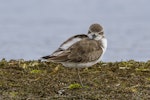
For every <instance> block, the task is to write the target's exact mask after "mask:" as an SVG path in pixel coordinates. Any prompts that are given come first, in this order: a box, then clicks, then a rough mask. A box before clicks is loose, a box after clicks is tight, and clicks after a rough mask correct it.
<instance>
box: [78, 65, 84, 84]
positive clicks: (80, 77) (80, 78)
mask: <svg viewBox="0 0 150 100" xmlns="http://www.w3.org/2000/svg"><path fill="white" fill-rule="evenodd" d="M77 73H78V77H79V80H80V84H81V86H82V87H83V83H82V79H81V76H80V73H79V68H77Z"/></svg>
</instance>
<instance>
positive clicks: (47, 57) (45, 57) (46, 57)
mask: <svg viewBox="0 0 150 100" xmlns="http://www.w3.org/2000/svg"><path fill="white" fill-rule="evenodd" d="M41 58H42V59H49V58H51V56H44V57H41Z"/></svg>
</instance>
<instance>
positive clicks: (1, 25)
mask: <svg viewBox="0 0 150 100" xmlns="http://www.w3.org/2000/svg"><path fill="white" fill-rule="evenodd" d="M93 23H99V24H101V25H102V26H103V27H104V31H105V35H106V37H107V39H108V48H107V51H106V53H105V55H104V56H103V59H102V60H103V61H106V62H107V61H122V60H130V59H134V60H137V61H147V60H149V58H150V0H0V59H2V58H6V59H7V60H10V59H21V58H23V59H25V60H37V59H39V58H40V57H41V56H45V55H48V54H51V53H52V52H53V51H54V50H56V49H57V48H58V47H59V45H60V44H61V43H62V42H63V41H65V40H66V39H67V38H69V37H71V36H73V35H76V34H81V33H85V34H86V33H87V31H88V28H89V26H90V25H91V24H93Z"/></svg>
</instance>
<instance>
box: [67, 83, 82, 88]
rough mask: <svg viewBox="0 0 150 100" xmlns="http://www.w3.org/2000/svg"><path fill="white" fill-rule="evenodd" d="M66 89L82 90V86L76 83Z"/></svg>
mask: <svg viewBox="0 0 150 100" xmlns="http://www.w3.org/2000/svg"><path fill="white" fill-rule="evenodd" d="M68 88H69V89H80V88H82V86H81V85H80V84H78V83H74V84H70V85H69V87H68Z"/></svg>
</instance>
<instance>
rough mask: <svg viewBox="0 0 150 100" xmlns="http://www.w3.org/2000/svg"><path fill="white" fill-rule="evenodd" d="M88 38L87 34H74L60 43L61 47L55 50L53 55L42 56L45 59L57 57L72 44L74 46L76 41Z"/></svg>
mask: <svg viewBox="0 0 150 100" xmlns="http://www.w3.org/2000/svg"><path fill="white" fill-rule="evenodd" d="M87 38H88V36H87V35H85V34H79V35H75V36H72V37H70V38H69V39H68V40H66V41H65V42H63V43H62V44H61V45H60V47H59V48H58V49H57V50H56V51H54V52H53V53H52V54H51V55H48V56H44V57H42V58H43V59H49V58H52V57H55V56H57V55H59V54H61V53H63V52H64V51H65V50H66V49H68V48H69V47H70V46H72V45H73V44H75V43H76V42H78V41H81V40H83V39H87Z"/></svg>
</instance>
